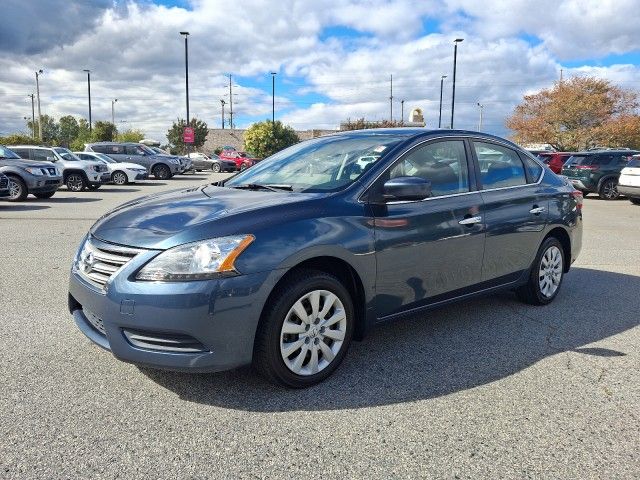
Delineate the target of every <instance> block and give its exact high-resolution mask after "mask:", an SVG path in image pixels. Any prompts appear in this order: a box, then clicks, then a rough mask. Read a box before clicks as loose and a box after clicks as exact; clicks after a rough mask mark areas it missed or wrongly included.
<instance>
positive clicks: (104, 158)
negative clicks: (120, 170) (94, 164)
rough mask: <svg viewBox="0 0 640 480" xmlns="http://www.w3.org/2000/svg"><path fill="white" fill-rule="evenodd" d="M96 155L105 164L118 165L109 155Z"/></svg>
mask: <svg viewBox="0 0 640 480" xmlns="http://www.w3.org/2000/svg"><path fill="white" fill-rule="evenodd" d="M94 155H95V156H96V157H97V158H99V159H100V160H102V161H103V162H105V163H118V162H116V161H115V160H114V159H113V158H111V157H110V156H109V155H105V154H104V153H94Z"/></svg>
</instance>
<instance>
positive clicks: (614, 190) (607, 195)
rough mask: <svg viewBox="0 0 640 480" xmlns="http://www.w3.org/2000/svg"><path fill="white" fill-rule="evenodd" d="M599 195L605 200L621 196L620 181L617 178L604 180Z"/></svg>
mask: <svg viewBox="0 0 640 480" xmlns="http://www.w3.org/2000/svg"><path fill="white" fill-rule="evenodd" d="M598 195H599V196H600V198H602V199H603V200H615V199H616V198H618V197H619V196H620V194H619V193H618V181H617V180H616V179H615V178H610V179H608V180H605V181H604V182H602V185H600V190H598Z"/></svg>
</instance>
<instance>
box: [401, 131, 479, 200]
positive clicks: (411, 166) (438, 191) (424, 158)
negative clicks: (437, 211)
mask: <svg viewBox="0 0 640 480" xmlns="http://www.w3.org/2000/svg"><path fill="white" fill-rule="evenodd" d="M390 177H391V178H395V177H422V178H424V179H425V180H429V181H430V182H431V192H432V193H431V195H432V196H433V197H438V196H442V195H452V194H455V193H463V192H468V191H469V167H468V164H467V155H466V152H465V148H464V142H463V141H462V140H448V141H442V142H434V143H429V144H428V145H425V146H423V147H418V148H416V149H415V150H413V151H411V152H409V153H408V154H407V155H406V156H405V157H403V158H402V159H401V160H400V161H399V162H398V163H396V164H395V165H394V166H393V167H391V170H390Z"/></svg>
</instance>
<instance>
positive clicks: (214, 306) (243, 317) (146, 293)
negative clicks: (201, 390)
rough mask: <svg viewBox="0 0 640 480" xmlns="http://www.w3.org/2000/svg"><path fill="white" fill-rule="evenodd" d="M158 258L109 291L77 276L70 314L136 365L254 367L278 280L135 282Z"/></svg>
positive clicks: (117, 279)
mask: <svg viewBox="0 0 640 480" xmlns="http://www.w3.org/2000/svg"><path fill="white" fill-rule="evenodd" d="M157 253H158V252H152V251H145V252H143V253H141V254H139V255H138V257H136V258H134V259H133V260H131V261H130V262H129V263H128V264H127V265H125V266H124V267H123V268H122V269H121V270H120V272H118V273H116V274H115V276H113V277H112V279H111V280H110V282H109V283H108V284H107V287H108V288H107V289H106V291H102V290H101V289H99V288H98V287H96V286H94V285H92V284H90V283H89V282H87V281H86V280H85V279H84V277H82V276H81V275H80V274H79V273H77V272H75V271H73V270H72V272H71V275H70V280H69V310H70V312H71V313H72V314H73V317H74V320H75V322H76V324H77V325H78V327H79V328H80V330H81V331H82V332H83V333H84V334H85V335H86V336H87V337H88V338H89V339H91V340H92V341H93V342H94V343H96V344H98V345H99V346H101V347H102V348H105V349H107V350H109V351H111V353H113V355H114V356H115V357H117V358H119V359H120V360H123V361H126V362H129V363H134V364H137V365H144V366H148V367H154V368H162V369H170V370H187V371H204V372H214V371H222V370H229V369H232V368H235V367H238V366H241V365H245V364H248V363H250V362H251V358H252V355H253V342H254V337H255V332H256V328H257V325H258V320H259V318H260V314H261V312H262V307H263V305H264V304H265V302H266V299H267V297H268V295H269V293H270V292H271V289H272V288H273V285H275V282H276V278H277V277H279V275H278V272H265V273H256V274H251V275H240V276H236V277H228V278H221V279H215V280H208V281H195V282H174V283H162V282H140V281H132V276H133V274H134V273H135V272H136V271H137V270H138V269H139V268H140V266H141V265H143V264H145V263H146V262H147V261H148V260H149V259H150V258H152V257H154V256H155V255H156V254H157ZM89 312H91V313H89ZM96 318H98V319H99V320H100V327H101V329H102V330H103V333H102V332H101V331H100V330H99V329H98V328H97V327H96V326H95V322H96ZM140 339H142V340H140ZM167 345H169V346H170V348H169V349H167ZM184 345H186V347H185V348H183V346H184ZM171 346H177V348H176V349H174V348H173V347H171Z"/></svg>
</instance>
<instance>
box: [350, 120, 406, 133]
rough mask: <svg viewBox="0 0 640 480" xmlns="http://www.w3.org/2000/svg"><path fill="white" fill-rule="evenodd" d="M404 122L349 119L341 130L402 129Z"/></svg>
mask: <svg viewBox="0 0 640 480" xmlns="http://www.w3.org/2000/svg"><path fill="white" fill-rule="evenodd" d="M401 126H402V122H400V121H398V120H380V121H370V120H365V119H364V118H357V119H355V120H351V119H348V120H347V121H346V122H344V123H341V124H340V130H366V129H370V128H397V127H401Z"/></svg>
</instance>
